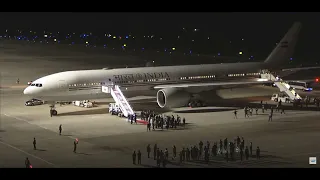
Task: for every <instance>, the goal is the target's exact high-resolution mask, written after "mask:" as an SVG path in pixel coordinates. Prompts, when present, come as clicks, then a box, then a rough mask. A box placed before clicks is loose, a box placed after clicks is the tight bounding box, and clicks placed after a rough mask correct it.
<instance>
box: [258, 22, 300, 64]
mask: <svg viewBox="0 0 320 180" xmlns="http://www.w3.org/2000/svg"><path fill="white" fill-rule="evenodd" d="M300 29H301V23H300V22H295V23H294V24H293V25H292V27H291V28H290V29H289V31H288V32H287V34H286V35H285V36H284V37H283V38H282V39H281V41H280V42H279V43H278V44H277V46H276V48H274V49H273V51H272V52H271V53H270V55H269V56H268V57H267V59H266V60H265V61H264V64H265V65H266V66H267V67H268V68H272V67H274V68H277V66H279V65H281V64H283V63H284V62H286V61H287V60H289V58H291V57H292V55H293V53H294V48H295V46H296V43H297V39H298V35H299V32H300Z"/></svg>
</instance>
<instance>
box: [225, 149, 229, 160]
mask: <svg viewBox="0 0 320 180" xmlns="http://www.w3.org/2000/svg"><path fill="white" fill-rule="evenodd" d="M225 156H226V161H227V162H229V152H228V151H226V154H225Z"/></svg>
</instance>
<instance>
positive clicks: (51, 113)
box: [50, 104, 58, 117]
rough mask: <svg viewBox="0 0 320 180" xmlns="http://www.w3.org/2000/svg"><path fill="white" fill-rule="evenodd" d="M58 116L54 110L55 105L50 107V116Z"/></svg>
mask: <svg viewBox="0 0 320 180" xmlns="http://www.w3.org/2000/svg"><path fill="white" fill-rule="evenodd" d="M57 114H58V111H57V110H56V109H55V105H54V104H53V105H51V106H50V116H51V117H52V116H56V115H57Z"/></svg>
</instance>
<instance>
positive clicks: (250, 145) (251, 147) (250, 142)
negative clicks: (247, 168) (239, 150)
mask: <svg viewBox="0 0 320 180" xmlns="http://www.w3.org/2000/svg"><path fill="white" fill-rule="evenodd" d="M250 156H252V142H250Z"/></svg>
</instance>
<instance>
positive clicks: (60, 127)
mask: <svg viewBox="0 0 320 180" xmlns="http://www.w3.org/2000/svg"><path fill="white" fill-rule="evenodd" d="M61 132H62V124H60V126H59V135H61Z"/></svg>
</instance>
